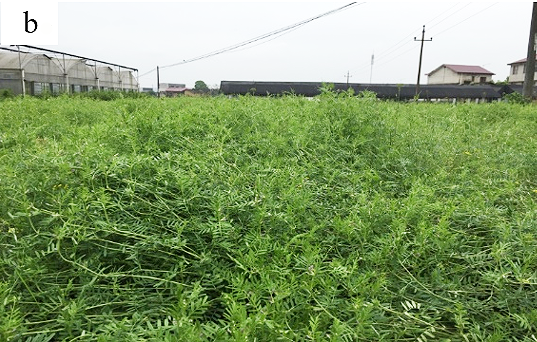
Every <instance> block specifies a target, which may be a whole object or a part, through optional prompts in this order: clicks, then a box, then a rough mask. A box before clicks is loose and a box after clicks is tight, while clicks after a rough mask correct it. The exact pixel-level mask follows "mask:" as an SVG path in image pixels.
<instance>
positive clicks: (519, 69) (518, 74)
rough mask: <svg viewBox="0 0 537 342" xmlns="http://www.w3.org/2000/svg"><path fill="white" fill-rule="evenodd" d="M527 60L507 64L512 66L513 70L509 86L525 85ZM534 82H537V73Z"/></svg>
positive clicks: (510, 72)
mask: <svg viewBox="0 0 537 342" xmlns="http://www.w3.org/2000/svg"><path fill="white" fill-rule="evenodd" d="M527 60H528V59H527V58H524V59H521V60H518V61H516V62H513V63H509V64H507V65H510V66H511V70H510V71H509V84H524V77H525V76H526V61H527ZM534 80H536V81H537V73H535V78H534Z"/></svg>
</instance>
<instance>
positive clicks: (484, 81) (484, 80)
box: [479, 76, 487, 83]
mask: <svg viewBox="0 0 537 342" xmlns="http://www.w3.org/2000/svg"><path fill="white" fill-rule="evenodd" d="M486 82H487V77H484V76H482V77H480V78H479V83H486Z"/></svg>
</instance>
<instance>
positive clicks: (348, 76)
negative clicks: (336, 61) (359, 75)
mask: <svg viewBox="0 0 537 342" xmlns="http://www.w3.org/2000/svg"><path fill="white" fill-rule="evenodd" d="M345 77H347V87H348V86H349V78H350V77H352V76H351V75H350V71H347V75H345Z"/></svg>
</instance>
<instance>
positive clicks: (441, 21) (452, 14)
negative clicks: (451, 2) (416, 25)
mask: <svg viewBox="0 0 537 342" xmlns="http://www.w3.org/2000/svg"><path fill="white" fill-rule="evenodd" d="M457 6H458V4H457V5H455V6H453V7H451V8H450V9H448V10H447V11H445V12H444V13H447V12H449V11H450V10H451V9H453V8H455V7H457ZM468 6H470V3H468V4H466V5H465V6H463V7H461V8H459V9H458V10H456V11H455V12H453V13H451V14H450V15H448V16H447V17H445V18H444V19H442V20H440V21H439V22H437V23H436V24H434V25H432V26H431V27H429V30H430V29H432V28H433V27H436V26H438V25H440V24H441V23H443V22H444V21H446V20H447V19H449V18H451V17H452V16H454V15H455V14H457V13H459V12H460V11H462V10H463V9H465V8H466V7H468ZM444 13H442V14H440V15H439V16H437V17H435V18H434V19H432V20H431V21H430V22H433V21H434V20H435V19H437V18H438V17H441V16H442V15H444ZM426 25H427V24H426Z"/></svg>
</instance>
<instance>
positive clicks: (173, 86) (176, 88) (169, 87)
mask: <svg viewBox="0 0 537 342" xmlns="http://www.w3.org/2000/svg"><path fill="white" fill-rule="evenodd" d="M186 90H188V89H187V87H186V84H181V83H159V91H160V94H161V95H164V96H170V97H171V96H177V95H179V94H184V93H185V91H186Z"/></svg>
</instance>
